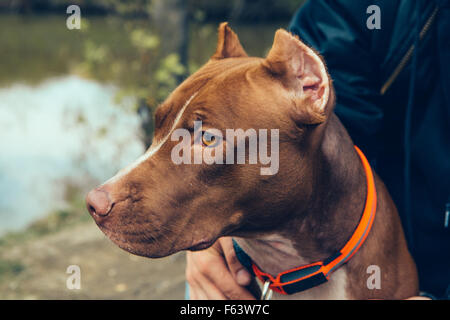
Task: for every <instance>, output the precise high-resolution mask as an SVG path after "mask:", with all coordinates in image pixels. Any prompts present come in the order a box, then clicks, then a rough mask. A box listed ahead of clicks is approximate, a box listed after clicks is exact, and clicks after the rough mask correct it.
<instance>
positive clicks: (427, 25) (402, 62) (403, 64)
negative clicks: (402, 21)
mask: <svg viewBox="0 0 450 320" xmlns="http://www.w3.org/2000/svg"><path fill="white" fill-rule="evenodd" d="M438 11H439V7H436V8H434V10H433V12H432V13H431V15H430V17H429V18H428V20H427V22H426V23H425V25H424V26H423V28H422V30H421V31H420V34H419V38H420V40H422V39H423V37H425V35H426V34H427V32H428V30H429V29H430V27H431V25H432V24H433V22H434V19H435V18H436V15H437V13H438ZM414 48H415V45H414V44H412V45H411V47H410V48H409V50H408V51H407V52H406V54H405V55H404V56H403V58H402V60H400V63H399V64H398V66H397V67H396V68H395V69H394V72H393V73H392V74H391V76H390V77H389V78H388V79H387V81H386V82H385V83H384V85H383V86H382V87H381V90H380V93H381V95H384V94H385V93H386V91H387V90H388V89H389V88H390V87H391V86H392V84H393V83H394V81H395V80H396V79H397V77H398V76H399V75H400V73H401V72H402V71H403V69H404V68H405V67H406V65H407V64H408V62H409V60H410V59H411V56H412V54H413V52H414Z"/></svg>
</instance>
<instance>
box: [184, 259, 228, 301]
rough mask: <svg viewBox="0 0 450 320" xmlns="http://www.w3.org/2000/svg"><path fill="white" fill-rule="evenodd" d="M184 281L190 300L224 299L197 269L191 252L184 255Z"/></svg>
mask: <svg viewBox="0 0 450 320" xmlns="http://www.w3.org/2000/svg"><path fill="white" fill-rule="evenodd" d="M186 262H187V263H186V280H187V282H188V283H189V289H190V290H189V291H190V292H189V293H190V294H189V296H190V299H191V300H204V299H211V300H224V299H226V297H225V296H224V295H223V294H222V293H221V292H220V290H219V289H218V288H216V287H215V286H214V285H213V284H212V283H211V282H210V281H209V280H208V279H207V278H206V277H204V276H203V275H202V274H201V273H200V271H199V270H198V268H197V265H196V263H195V258H193V253H192V252H189V251H188V252H187V255H186Z"/></svg>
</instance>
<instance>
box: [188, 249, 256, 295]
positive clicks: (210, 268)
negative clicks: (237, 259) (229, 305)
mask: <svg viewBox="0 0 450 320" xmlns="http://www.w3.org/2000/svg"><path fill="white" fill-rule="evenodd" d="M213 252H214V250H213V251H210V252H208V253H209V254H208V255H207V254H205V253H206V251H200V252H194V253H193V254H192V257H193V259H192V260H193V262H194V263H195V265H196V267H197V268H198V269H197V271H198V273H199V274H201V275H202V276H204V277H205V278H207V279H208V280H209V281H210V282H212V283H213V284H214V285H215V287H217V288H218V289H219V290H220V291H221V292H222V293H223V294H224V295H225V297H226V298H228V299H234V300H238V299H245V300H247V299H254V297H253V295H252V294H251V293H250V292H249V291H248V290H247V289H246V288H244V287H242V286H241V285H239V284H238V283H237V282H236V280H235V279H234V277H233V275H232V274H231V271H230V270H229V268H228V266H227V264H226V261H225V259H224V257H223V256H222V255H219V254H217V252H218V251H216V253H213Z"/></svg>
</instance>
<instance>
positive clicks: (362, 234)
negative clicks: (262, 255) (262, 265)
mask: <svg viewBox="0 0 450 320" xmlns="http://www.w3.org/2000/svg"><path fill="white" fill-rule="evenodd" d="M355 149H356V152H357V153H358V155H359V157H360V158H361V161H362V164H363V167H364V171H365V173H366V181H367V198H366V204H365V207H364V211H363V214H362V217H361V220H360V221H359V224H358V226H357V227H356V230H355V231H354V232H353V235H352V236H351V238H350V240H348V242H347V243H346V244H345V246H344V247H343V248H342V249H341V250H340V251H338V252H336V253H335V254H333V255H331V256H330V257H328V258H327V259H325V260H323V261H319V262H315V263H311V264H308V265H305V266H301V267H297V268H294V269H290V270H287V271H283V272H281V273H279V274H278V275H277V276H276V277H273V276H272V275H271V274H268V273H265V272H263V271H261V269H259V267H258V266H257V265H256V264H255V263H254V262H253V261H252V260H251V259H250V257H249V256H248V255H247V254H246V253H245V252H244V251H243V250H242V249H241V248H240V247H239V246H238V245H237V243H236V242H235V241H233V243H234V248H235V251H236V255H237V257H238V259H239V260H240V261H241V263H242V264H243V265H244V266H247V268H249V269H251V271H253V273H254V275H255V276H256V277H258V279H260V280H261V281H262V282H263V283H265V282H269V283H270V284H269V288H270V289H272V290H274V291H275V292H278V293H281V294H293V293H297V292H300V291H304V290H307V289H310V288H312V287H315V286H318V285H319V284H322V283H324V282H326V281H328V279H329V277H330V275H331V273H333V272H334V271H336V269H337V268H339V267H340V266H341V265H343V264H344V263H346V262H347V261H348V260H349V259H350V258H351V257H352V256H353V255H354V254H355V253H356V252H357V251H358V249H359V248H360V247H361V245H362V244H363V243H364V241H365V240H366V237H367V235H368V234H369V232H370V229H371V227H372V223H373V220H374V218H375V213H376V207H377V193H376V189H375V181H374V178H373V173H372V169H371V168H370V164H369V162H368V161H367V159H366V157H365V156H364V154H363V153H362V152H361V150H359V148H358V147H357V146H355Z"/></svg>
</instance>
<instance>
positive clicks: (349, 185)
mask: <svg viewBox="0 0 450 320" xmlns="http://www.w3.org/2000/svg"><path fill="white" fill-rule="evenodd" d="M277 37H278V39H277ZM290 38H292V36H290V35H288V34H287V33H286V32H284V33H283V31H279V32H277V36H276V39H275V40H276V43H275V44H274V48H272V50H271V52H270V53H269V56H268V57H267V58H266V59H261V58H254V57H247V55H246V53H245V51H244V49H243V48H242V46H241V45H240V43H239V40H238V38H237V36H236V34H235V33H234V32H233V31H232V30H231V29H230V28H229V27H228V26H227V24H222V25H221V26H220V28H219V41H218V46H217V51H216V53H215V54H214V55H213V57H212V59H211V60H210V61H209V62H208V63H207V64H206V65H205V66H203V67H202V68H201V69H200V70H199V71H197V72H196V73H195V74H193V75H192V76H191V77H189V78H188V79H187V80H186V81H185V82H183V83H182V84H181V85H180V86H179V87H178V88H177V89H176V90H175V91H174V92H173V93H172V94H171V95H170V96H169V97H168V99H167V100H166V101H165V102H164V103H163V104H162V105H161V106H160V107H159V108H158V110H157V113H156V116H155V123H156V129H155V138H154V141H155V142H154V143H158V141H161V139H163V137H165V136H166V135H167V134H168V132H169V130H170V128H171V127H172V125H173V123H174V120H175V117H176V115H177V114H178V112H179V111H180V110H181V108H182V107H183V105H184V104H185V103H186V100H187V99H189V97H192V96H193V95H194V93H196V95H195V96H193V99H192V101H191V102H190V104H189V106H188V108H187V109H186V111H185V112H184V114H183V117H182V119H181V121H179V123H178V124H177V127H178V128H191V126H192V124H193V121H194V120H202V122H203V127H204V128H208V127H210V128H217V129H220V130H225V129H226V128H242V129H244V130H246V129H249V128H253V129H256V130H258V129H271V128H277V129H278V128H279V130H280V150H279V163H280V168H279V172H278V173H277V174H276V175H273V176H262V175H260V174H259V168H260V167H259V166H258V165H250V164H247V165H206V164H200V165H185V164H181V165H175V164H173V163H172V162H171V161H170V152H171V150H172V148H173V146H174V145H175V144H176V143H177V142H175V141H170V139H169V140H167V142H166V143H164V144H163V145H162V147H161V149H159V151H158V152H156V153H155V154H154V155H153V156H152V157H150V158H149V159H147V160H146V161H144V162H142V163H141V164H139V166H137V167H135V168H133V169H132V170H131V171H130V172H128V173H127V174H126V175H124V176H122V177H120V179H117V180H115V181H114V182H108V183H106V184H105V185H103V186H101V187H100V188H101V190H104V191H105V192H108V194H109V196H110V198H111V199H113V202H114V206H113V208H112V210H111V212H110V213H109V214H108V215H107V216H102V217H100V216H96V215H93V216H94V218H95V220H96V222H97V224H98V225H99V227H100V228H101V229H102V231H104V232H105V233H106V234H107V235H108V236H109V237H110V238H111V239H112V240H113V241H114V242H115V243H116V244H117V245H119V246H120V247H121V248H123V249H125V250H128V251H130V252H132V253H135V254H138V255H142V256H147V257H153V258H156V257H163V256H167V255H170V254H173V253H175V252H177V251H180V250H186V249H191V250H198V249H203V248H205V247H207V246H209V245H211V244H212V243H213V242H214V241H215V240H216V239H217V238H219V237H221V236H225V235H233V236H239V237H243V238H248V239H257V238H258V237H259V236H261V235H264V234H267V233H274V232H276V233H278V234H281V235H283V236H284V237H286V238H287V239H290V240H292V242H293V243H294V247H295V248H296V250H297V251H298V252H300V253H301V256H302V258H303V259H305V260H307V261H310V262H314V261H319V260H321V259H324V258H327V257H328V256H329V255H330V254H332V253H334V252H335V251H336V250H339V249H340V248H341V247H342V246H343V245H344V244H345V243H346V241H347V240H348V239H349V237H350V236H351V234H352V232H353V230H354V229H355V227H356V225H357V223H358V221H359V219H360V217H361V213H362V210H363V207H364V202H365V196H366V194H365V192H366V191H365V190H366V185H365V176H364V172H363V169H362V166H361V162H360V159H359V158H358V156H357V154H356V153H355V151H354V148H353V143H352V141H351V139H350V137H349V136H348V134H347V133H346V131H345V129H344V128H343V126H342V125H341V123H340V122H339V120H338V119H337V117H336V116H335V115H334V114H333V112H332V108H333V106H334V103H335V101H334V100H335V98H334V93H333V90H332V83H331V80H329V82H328V83H325V84H324V82H323V81H322V80H324V79H321V81H322V82H321V85H328V86H329V88H330V95H329V98H328V103H327V105H326V107H325V109H324V110H317V106H316V105H315V104H313V103H311V101H309V100H308V99H305V98H304V97H303V98H299V97H297V98H296V97H292V96H291V95H289V94H287V92H288V91H289V90H294V91H295V90H298V88H297V86H298V85H299V84H298V82H297V80H298V79H296V78H295V77H297V78H301V76H302V75H301V74H300V75H296V74H295V72H296V71H295V70H293V71H292V73H293V75H289V72H291V71H288V70H289V65H286V64H285V62H286V59H287V60H289V59H295V58H296V57H295V55H293V54H292V52H290V51H289V52H286V50H288V49H289V48H291V49H289V50H294V51H295V50H300V49H299V48H300V47H301V46H299V45H298V43H291V41H292V39H290ZM295 41H298V39H296V40H295ZM277 42H278V43H277ZM302 50H304V49H302ZM287 56H289V57H287ZM313 89H315V88H313ZM322 93H323V91H322ZM319 97H322V96H321V95H320V92H319ZM376 187H377V193H378V209H377V215H376V218H375V222H374V225H373V228H372V231H371V232H370V234H369V236H368V238H367V240H366V242H365V243H364V245H363V246H362V247H361V249H360V250H359V252H357V253H356V254H355V256H354V257H353V258H352V259H351V260H350V261H349V262H348V263H347V265H346V266H345V268H346V272H347V277H348V283H347V288H346V291H347V293H348V297H351V298H357V299H366V298H406V297H408V296H410V295H414V294H416V293H417V275H416V270H415V265H414V262H413V260H412V258H411V256H410V255H409V252H408V250H407V247H406V243H405V240H404V236H403V231H402V228H401V224H400V221H399V218H398V214H397V211H396V208H395V205H394V203H393V202H392V200H391V198H390V196H389V194H388V192H387V190H386V188H385V187H384V185H383V183H382V182H381V180H380V179H379V178H378V177H376ZM255 258H257V257H255ZM371 264H375V265H378V266H379V267H380V268H381V272H382V289H381V290H369V289H367V287H366V279H367V277H368V275H367V273H366V268H367V266H369V265H371ZM292 267H295V265H293V266H290V265H285V264H283V262H281V261H280V265H279V266H278V267H277V268H275V269H277V270H275V269H274V270H265V271H267V272H273V273H277V272H280V271H282V270H284V269H288V268H292ZM278 269H280V270H278Z"/></svg>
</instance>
